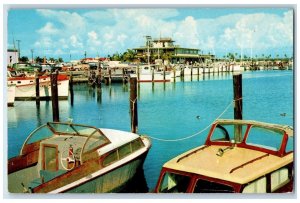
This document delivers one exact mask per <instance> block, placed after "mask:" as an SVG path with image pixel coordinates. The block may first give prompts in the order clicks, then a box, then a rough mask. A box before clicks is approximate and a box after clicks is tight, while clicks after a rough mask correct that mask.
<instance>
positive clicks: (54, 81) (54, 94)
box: [50, 71, 59, 122]
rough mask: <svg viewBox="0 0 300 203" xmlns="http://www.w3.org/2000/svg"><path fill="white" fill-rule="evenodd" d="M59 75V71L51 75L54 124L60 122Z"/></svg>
mask: <svg viewBox="0 0 300 203" xmlns="http://www.w3.org/2000/svg"><path fill="white" fill-rule="evenodd" d="M57 75H58V71H55V72H53V73H51V74H50V77H51V100H52V115H53V122H59V106H58V88H57Z"/></svg>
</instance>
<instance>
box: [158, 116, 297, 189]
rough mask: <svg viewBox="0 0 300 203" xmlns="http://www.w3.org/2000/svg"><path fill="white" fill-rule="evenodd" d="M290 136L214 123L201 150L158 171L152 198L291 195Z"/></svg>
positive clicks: (270, 127) (271, 127) (256, 125)
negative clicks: (157, 195) (167, 195)
mask: <svg viewBox="0 0 300 203" xmlns="http://www.w3.org/2000/svg"><path fill="white" fill-rule="evenodd" d="M293 133H294V132H293V129H292V127H290V126H286V125H278V124H270V123H264V122H258V121H251V120H232V119H220V120H216V121H215V122H214V123H213V124H212V126H211V129H210V131H209V133H208V136H207V138H206V141H205V143H204V144H203V145H201V146H199V147H196V148H194V149H191V150H189V151H187V152H184V153H183V154H181V155H179V156H177V157H175V158H173V159H171V160H169V161H167V162H166V163H165V164H164V165H163V167H162V170H161V172H160V176H159V179H158V182H157V185H156V187H155V190H154V192H157V193H286V192H293V183H294V162H293V158H294V156H293V155H294V150H293Z"/></svg>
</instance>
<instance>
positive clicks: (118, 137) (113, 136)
mask: <svg viewBox="0 0 300 203" xmlns="http://www.w3.org/2000/svg"><path fill="white" fill-rule="evenodd" d="M100 130H101V131H102V132H103V134H104V135H105V136H106V137H107V138H108V139H109V140H110V141H111V143H110V144H108V145H106V146H103V147H102V148H100V149H99V150H98V153H99V154H100V155H102V154H104V153H106V152H108V151H110V150H113V149H116V148H118V147H120V146H122V145H124V144H127V143H129V142H131V141H133V140H135V139H137V138H139V135H137V134H135V133H131V132H125V131H120V130H114V129H107V128H100Z"/></svg>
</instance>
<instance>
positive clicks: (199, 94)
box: [7, 71, 294, 190]
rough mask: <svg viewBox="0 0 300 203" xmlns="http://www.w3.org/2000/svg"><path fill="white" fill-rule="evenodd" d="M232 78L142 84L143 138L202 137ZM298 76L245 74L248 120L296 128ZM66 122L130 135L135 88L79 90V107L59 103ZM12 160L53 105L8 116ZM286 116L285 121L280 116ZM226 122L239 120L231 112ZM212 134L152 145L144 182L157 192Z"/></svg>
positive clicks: (24, 107)
mask: <svg viewBox="0 0 300 203" xmlns="http://www.w3.org/2000/svg"><path fill="white" fill-rule="evenodd" d="M232 83H233V82H232V75H231V74H227V73H226V74H225V73H224V74H221V73H220V75H219V76H218V75H217V74H215V75H214V76H213V75H210V76H208V75H205V77H204V78H203V77H202V76H200V77H197V76H194V77H193V78H190V77H186V78H185V81H181V80H180V79H178V81H177V82H175V83H174V82H171V83H166V84H163V83H155V84H154V86H153V85H152V84H151V83H142V84H140V90H139V92H138V119H139V120H138V122H139V126H138V127H139V128H138V132H139V134H146V135H149V136H151V137H155V138H160V139H167V140H174V139H179V138H184V137H187V136H190V135H192V134H194V133H197V132H199V131H201V130H202V129H204V128H205V127H206V126H207V125H209V124H210V123H211V122H213V121H214V120H215V119H216V118H217V117H218V116H219V115H220V114H221V113H222V112H223V111H224V110H225V108H226V107H227V106H228V105H229V104H230V102H231V101H232V99H233V87H232V86H233V85H232ZM293 105H294V103H293V72H292V71H257V72H244V73H243V118H244V119H252V120H258V121H264V122H271V123H278V124H287V125H291V126H292V125H293ZM59 107H60V120H61V121H67V120H69V119H73V122H74V123H81V124H86V125H94V126H97V127H102V128H114V129H120V130H125V131H130V115H129V86H127V85H122V84H112V85H111V86H103V88H102V94H101V95H100V94H98V92H97V89H96V88H95V89H93V88H92V87H89V86H88V85H87V84H78V85H74V102H73V105H72V104H71V101H70V98H69V100H66V101H60V102H59ZM7 112H8V117H7V121H8V136H7V137H8V138H7V141H8V158H10V157H13V156H16V155H18V153H19V151H20V148H21V146H22V144H23V141H24V140H25V138H26V137H27V136H28V135H29V133H30V132H31V131H32V130H34V129H35V128H36V127H37V126H39V125H41V124H44V123H45V122H47V121H51V120H52V110H51V101H41V106H40V109H37V108H36V106H35V101H25V102H24V101H23V102H22V101H17V102H15V107H9V108H8V110H7ZM282 113H286V115H285V116H282V115H280V114H282ZM221 118H233V107H230V108H229V109H228V110H227V111H226V112H225V113H224V114H223V116H222V117H221ZM207 132H208V130H206V131H205V132H203V133H201V134H199V135H197V136H194V137H192V138H190V139H186V140H182V141H177V142H166V141H159V140H155V139H152V148H151V150H150V152H149V154H148V156H147V158H146V161H145V163H144V176H145V179H144V177H141V176H140V175H139V176H138V179H137V181H138V180H141V179H143V180H141V181H144V182H145V180H146V183H147V185H148V188H149V189H150V190H151V189H153V188H154V187H155V185H156V181H157V179H158V176H159V172H160V169H161V167H162V165H163V164H164V163H165V162H166V161H168V160H169V159H170V158H172V157H174V156H176V155H178V154H180V153H182V152H184V151H186V150H188V149H191V148H193V147H196V146H199V145H201V144H203V141H204V140H205V136H206V134H207Z"/></svg>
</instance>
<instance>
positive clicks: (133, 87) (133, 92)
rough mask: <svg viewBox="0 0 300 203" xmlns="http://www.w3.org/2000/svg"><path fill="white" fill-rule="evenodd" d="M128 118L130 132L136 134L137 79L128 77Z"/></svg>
mask: <svg viewBox="0 0 300 203" xmlns="http://www.w3.org/2000/svg"><path fill="white" fill-rule="evenodd" d="M130 117H131V119H130V120H131V132H133V133H136V132H137V128H138V111H137V78H136V77H130Z"/></svg>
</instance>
